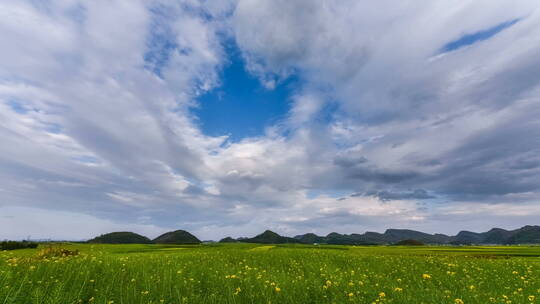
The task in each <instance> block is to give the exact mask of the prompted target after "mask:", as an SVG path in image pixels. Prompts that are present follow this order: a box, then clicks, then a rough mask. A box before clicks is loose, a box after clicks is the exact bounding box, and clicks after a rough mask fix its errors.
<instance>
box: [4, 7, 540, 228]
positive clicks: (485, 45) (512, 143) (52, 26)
mask: <svg viewBox="0 0 540 304" xmlns="http://www.w3.org/2000/svg"><path fill="white" fill-rule="evenodd" d="M539 14H540V10H538V4H537V3H536V1H522V2H520V3H519V4H515V3H507V2H504V1H496V2H493V1H489V2H487V1H480V2H478V1H465V2H461V3H459V4H456V3H448V2H445V1H430V2H429V3H427V2H423V3H420V2H408V1H405V2H400V3H395V2H390V1H379V2H377V3H363V2H357V1H340V2H335V1H324V0H321V1H308V0H306V1H303V0H302V1H266V0H264V1H253V0H238V1H218V2H216V1H179V2H176V1H175V2H173V1H164V0H163V1H158V0H156V1H129V2H125V1H107V2H106V3H105V2H102V1H93V2H91V3H87V2H82V1H60V0H58V1H47V2H43V3H37V2H35V1H6V2H3V3H1V4H0V17H1V18H0V37H2V38H1V39H2V41H3V43H2V46H3V47H2V48H1V49H0V140H1V142H2V145H0V169H1V170H0V183H1V185H2V186H1V189H0V208H2V210H3V211H2V214H4V211H6V212H7V211H9V212H12V213H13V214H17V215H16V218H17V221H20V220H21V219H23V218H24V217H25V214H26V213H28V214H35V213H36V212H37V211H36V210H46V211H43V212H46V214H47V218H50V219H54V220H55V221H57V222H61V221H62V219H66V221H68V218H80V219H81V221H85V222H88V223H91V224H89V225H86V227H91V228H87V230H76V229H75V230H72V231H77V233H78V234H79V235H80V237H79V238H85V237H90V236H91V235H93V234H96V233H98V232H104V230H107V229H124V228H125V229H131V228H133V229H136V230H138V231H144V232H146V233H148V234H156V233H158V232H161V231H165V230H167V229H175V228H184V229H188V230H191V231H193V232H195V233H196V234H199V235H200V236H201V237H202V238H220V237H222V236H225V234H231V235H233V236H242V235H249V234H254V233H256V232H259V230H263V229H266V228H272V229H276V230H278V231H279V232H283V233H289V234H294V233H300V232H304V231H307V230H309V231H315V232H318V233H328V232H330V231H333V230H339V229H341V230H340V232H362V231H365V230H383V229H385V228H388V227H389V226H394V227H395V228H399V227H406V228H418V229H428V230H429V231H432V232H449V233H452V232H455V231H452V229H456V227H455V224H453V222H452V221H450V220H449V219H450V218H452V219H453V218H455V217H456V216H460V218H461V221H462V226H463V227H460V228H464V229H486V228H490V226H496V225H497V223H502V224H501V225H503V224H504V225H507V226H512V225H514V226H519V225H521V224H523V223H525V221H526V220H530V219H532V218H531V217H530V216H528V215H526V214H523V213H521V211H523V210H525V209H526V208H527V207H535V206H537V203H538V199H539V198H540V193H539V192H540V190H539V189H538V181H539V180H540V141H539V140H540V134H538V133H539V132H540V131H538V130H540V128H539V127H540V126H539V120H538V118H537V117H539V114H540V107H539V106H538V105H539V104H540V103H539V97H540V86H539V85H540V83H539V82H540V81H539V79H540V77H538V76H539V75H538V71H540V61H539V59H538V56H535V54H537V53H538V52H539V51H540V50H539V48H540V40H539V39H540V38H538V37H540V35H539V33H538V31H539V29H540V26H539V23H540V15H539ZM501 24H506V26H505V27H504V28H501V29H500V30H499V31H497V32H496V33H494V34H493V35H491V36H489V37H485V39H478V40H475V41H472V42H471V41H470V37H474V36H475V34H478V33H482V32H483V31H484V32H485V31H486V30H488V29H492V28H493V27H497V26H500V25H501ZM463 37H466V38H467V37H469V38H467V39H468V42H467V44H466V45H465V44H464V45H463V46H462V47H452V48H451V49H445V46H447V45H448V44H451V43H454V44H456V43H458V42H459V41H460V39H462V38H463ZM231 41H232V43H234V44H235V45H236V46H237V47H238V49H239V50H240V53H241V55H242V58H243V60H244V64H245V68H246V70H247V71H249V72H250V73H251V74H253V75H254V76H255V77H258V78H259V79H260V82H261V85H262V86H264V87H265V88H266V89H268V90H274V89H277V88H279V86H280V85H281V84H282V83H283V82H284V81H285V80H286V79H288V78H289V77H295V78H297V79H299V81H298V84H296V85H297V86H298V87H297V88H295V90H294V94H293V96H289V98H290V100H291V101H292V102H291V108H290V110H289V111H288V113H287V114H286V115H284V117H280V118H279V119H278V120H277V123H275V124H274V125H272V126H269V127H268V128H267V129H266V130H265V132H264V133H263V134H259V135H258V136H256V137H251V138H244V139H242V140H240V141H237V142H229V141H227V137H226V136H222V137H213V136H209V135H206V134H204V133H203V132H202V131H201V130H200V129H199V127H198V125H197V117H195V116H194V114H193V112H192V111H191V109H192V108H193V107H195V106H197V105H198V103H199V101H198V99H197V97H198V96H200V95H201V94H204V93H205V92H208V91H211V90H212V89H214V88H218V87H219V86H220V85H221V84H222V80H221V79H220V75H222V73H221V71H222V70H223V69H225V68H226V66H227V64H228V62H229V60H230V58H229V54H228V53H227V48H226V47H225V45H226V44H227V43H231ZM441 50H446V51H444V52H442V54H441ZM239 119H241V118H239ZM313 193H318V194H317V195H313ZM344 197H346V199H340V198H344ZM473 205H476V206H479V207H478V208H479V209H475V208H469V206H473ZM25 208H26V209H25ZM467 208H469V209H467ZM524 208H525V209H524ZM471 209H475V210H485V211H486V212H487V213H488V214H490V216H491V217H490V218H488V219H486V217H485V216H482V214H480V213H478V212H473V211H470V212H467V210H471ZM533 209H534V208H533ZM501 210H509V212H508V213H507V215H508V216H506V217H505V214H504V212H501ZM461 211H463V212H461ZM7 219H8V218H4V219H0V223H2V224H4V226H5V227H7V226H6V225H8V224H9V225H12V224H13V222H14V220H13V218H10V220H9V222H8V220H7ZM27 219H30V215H29V216H28V218H27ZM480 219H481V221H480V222H479V220H480ZM69 223H72V222H69ZM66 225H67V224H66ZM70 225H71V224H70ZM68 226H69V225H68ZM396 226H399V227H396ZM12 227H14V228H12V229H8V230H3V231H8V233H7V235H6V236H5V237H20V233H17V231H19V230H20V231H24V234H26V233H28V234H32V235H37V234H35V233H33V231H41V232H44V233H45V232H46V231H48V233H49V234H50V236H51V237H58V238H77V237H76V236H75V235H74V234H62V233H59V232H58V231H59V230H58V229H56V228H54V229H53V228H51V229H49V230H47V228H46V225H44V224H43V225H42V224H39V225H38V224H35V225H33V226H32V224H28V225H27V226H25V227H26V228H25V229H22V228H21V226H20V225H19V226H12ZM44 227H45V228H44ZM70 227H71V226H70ZM510 228H511V227H510ZM43 237H46V236H43Z"/></svg>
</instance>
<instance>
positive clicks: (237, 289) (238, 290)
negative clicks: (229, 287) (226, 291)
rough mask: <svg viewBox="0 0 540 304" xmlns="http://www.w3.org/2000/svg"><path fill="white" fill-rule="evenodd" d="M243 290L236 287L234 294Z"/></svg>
mask: <svg viewBox="0 0 540 304" xmlns="http://www.w3.org/2000/svg"><path fill="white" fill-rule="evenodd" d="M241 291H242V289H240V287H236V289H235V291H234V294H235V295H237V294H239V293H240V292H241Z"/></svg>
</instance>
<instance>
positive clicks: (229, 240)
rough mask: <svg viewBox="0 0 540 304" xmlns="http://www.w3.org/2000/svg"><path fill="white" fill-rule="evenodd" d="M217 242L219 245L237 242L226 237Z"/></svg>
mask: <svg viewBox="0 0 540 304" xmlns="http://www.w3.org/2000/svg"><path fill="white" fill-rule="evenodd" d="M219 242H220V243H236V242H238V241H237V240H235V239H233V238H232V237H230V236H228V237H225V238H222V239H221V240H219Z"/></svg>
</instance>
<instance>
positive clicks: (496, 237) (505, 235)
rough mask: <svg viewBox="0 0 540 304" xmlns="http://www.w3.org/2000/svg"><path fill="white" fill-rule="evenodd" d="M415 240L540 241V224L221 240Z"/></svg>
mask: <svg viewBox="0 0 540 304" xmlns="http://www.w3.org/2000/svg"><path fill="white" fill-rule="evenodd" d="M406 240H409V241H410V240H414V241H418V242H421V243H424V244H450V245H472V244H493V245H505V244H540V226H524V227H522V228H519V229H516V230H504V229H501V228H493V229H491V230H489V231H487V232H481V233H476V232H471V231H460V232H459V233H458V234H457V235H455V236H449V235H445V234H429V233H424V232H420V231H415V230H408V229H388V230H386V231H385V232H384V233H378V232H366V233H364V234H357V233H353V234H339V233H336V232H332V233H330V234H328V235H326V236H319V235H316V234H314V233H306V234H302V235H297V236H295V237H294V238H289V237H284V236H280V235H279V234H277V233H275V232H272V231H269V230H267V231H265V232H264V233H262V234H259V235H257V236H255V237H253V238H239V239H236V240H235V239H233V238H231V237H227V238H224V239H222V240H221V241H220V242H222V243H226V242H229V243H230V242H247V243H263V244H266V243H272V244H281V243H300V244H314V243H317V244H333V245H386V244H396V243H399V242H401V241H406Z"/></svg>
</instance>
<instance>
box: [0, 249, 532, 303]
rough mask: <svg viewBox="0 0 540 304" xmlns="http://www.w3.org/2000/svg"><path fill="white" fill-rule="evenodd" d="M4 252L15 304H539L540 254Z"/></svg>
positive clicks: (4, 275) (0, 298) (1, 294)
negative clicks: (56, 254)
mask: <svg viewBox="0 0 540 304" xmlns="http://www.w3.org/2000/svg"><path fill="white" fill-rule="evenodd" d="M61 246H62V247H63V248H68V249H71V250H75V249H78V250H79V251H80V254H79V255H76V256H68V257H49V258H46V257H40V256H39V255H38V252H39V251H40V250H41V249H43V246H40V248H38V249H24V250H14V251H3V252H0V304H2V303H3V304H7V303H21V304H22V303H24V304H29V303H108V304H111V303H124V304H135V303H425V304H439V303H454V304H456V303H458V304H459V303H467V304H468V303H479V304H484V303H540V301H539V299H540V247H538V246H536V247H534V246H531V247H525V246H523V247H519V246H514V247H507V246H501V247H445V246H441V247H429V246H426V247H394V246H377V247H354V246H307V245H275V246H273V245H256V244H228V245H221V244H216V245H200V246H160V245H88V244H84V245H83V244H63V245H61Z"/></svg>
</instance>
